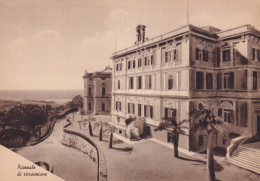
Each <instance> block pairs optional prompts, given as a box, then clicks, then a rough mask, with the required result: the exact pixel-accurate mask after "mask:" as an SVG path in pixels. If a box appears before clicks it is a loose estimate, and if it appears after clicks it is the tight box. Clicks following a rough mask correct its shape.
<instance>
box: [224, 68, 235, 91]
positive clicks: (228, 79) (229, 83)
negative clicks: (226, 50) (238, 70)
mask: <svg viewBox="0 0 260 181" xmlns="http://www.w3.org/2000/svg"><path fill="white" fill-rule="evenodd" d="M233 88H234V72H230V73H225V74H224V89H233Z"/></svg>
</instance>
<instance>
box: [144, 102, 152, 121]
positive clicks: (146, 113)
mask: <svg viewBox="0 0 260 181" xmlns="http://www.w3.org/2000/svg"><path fill="white" fill-rule="evenodd" d="M144 117H147V118H153V106H148V105H144Z"/></svg>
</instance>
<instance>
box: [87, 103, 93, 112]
mask: <svg viewBox="0 0 260 181" xmlns="http://www.w3.org/2000/svg"><path fill="white" fill-rule="evenodd" d="M91 109H92V108H91V102H89V103H88V110H89V111H91Z"/></svg>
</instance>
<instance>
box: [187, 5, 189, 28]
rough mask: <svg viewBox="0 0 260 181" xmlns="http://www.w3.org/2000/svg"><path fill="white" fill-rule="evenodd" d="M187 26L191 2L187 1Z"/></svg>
mask: <svg viewBox="0 0 260 181" xmlns="http://www.w3.org/2000/svg"><path fill="white" fill-rule="evenodd" d="M187 24H189V0H187Z"/></svg>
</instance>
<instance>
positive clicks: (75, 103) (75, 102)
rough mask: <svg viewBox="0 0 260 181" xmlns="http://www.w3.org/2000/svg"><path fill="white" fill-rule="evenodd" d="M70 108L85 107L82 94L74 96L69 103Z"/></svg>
mask: <svg viewBox="0 0 260 181" xmlns="http://www.w3.org/2000/svg"><path fill="white" fill-rule="evenodd" d="M68 105H69V107H70V108H75V107H76V108H78V107H80V108H82V107H83V98H82V97H81V96H80V95H77V96H75V97H73V99H72V101H70V102H69V103H68Z"/></svg>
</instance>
